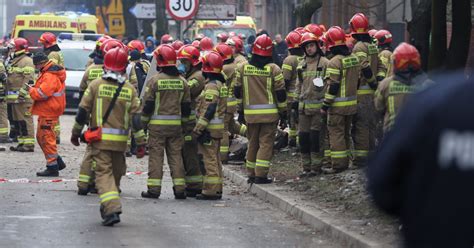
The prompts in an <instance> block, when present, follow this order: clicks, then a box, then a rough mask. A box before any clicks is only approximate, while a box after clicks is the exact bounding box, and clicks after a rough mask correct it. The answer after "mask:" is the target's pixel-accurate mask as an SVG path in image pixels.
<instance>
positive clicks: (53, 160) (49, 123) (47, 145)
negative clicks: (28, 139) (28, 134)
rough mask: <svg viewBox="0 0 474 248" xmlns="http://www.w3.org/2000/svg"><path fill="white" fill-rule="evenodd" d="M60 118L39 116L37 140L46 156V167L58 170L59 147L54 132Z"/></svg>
mask: <svg viewBox="0 0 474 248" xmlns="http://www.w3.org/2000/svg"><path fill="white" fill-rule="evenodd" d="M58 119H59V117H44V116H39V117H38V126H37V131H36V140H37V141H38V144H39V146H40V147H41V150H42V151H43V153H44V157H45V158H46V167H47V168H48V169H50V170H58V161H57V160H58V147H57V144H56V133H55V132H54V127H55V126H56V124H57V123H58Z"/></svg>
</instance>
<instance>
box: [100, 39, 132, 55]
mask: <svg viewBox="0 0 474 248" xmlns="http://www.w3.org/2000/svg"><path fill="white" fill-rule="evenodd" d="M116 47H119V48H126V46H125V45H124V44H123V43H122V42H120V41H118V40H116V39H108V40H106V41H105V42H104V43H102V45H101V46H100V48H99V50H100V52H101V53H102V55H104V54H107V52H108V51H109V50H112V49H114V48H116Z"/></svg>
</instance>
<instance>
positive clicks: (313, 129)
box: [298, 113, 324, 171]
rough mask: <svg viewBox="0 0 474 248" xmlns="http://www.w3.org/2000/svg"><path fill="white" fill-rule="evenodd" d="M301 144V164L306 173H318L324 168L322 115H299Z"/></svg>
mask: <svg viewBox="0 0 474 248" xmlns="http://www.w3.org/2000/svg"><path fill="white" fill-rule="evenodd" d="M298 129H299V138H298V140H299V144H300V151H301V162H302V166H303V170H304V171H311V170H314V171H317V170H320V169H321V167H322V160H323V155H324V153H323V151H322V149H321V147H322V146H323V142H324V139H323V138H322V136H321V134H322V133H321V129H322V117H321V114H319V113H316V114H313V115H307V114H300V115H299V127H298Z"/></svg>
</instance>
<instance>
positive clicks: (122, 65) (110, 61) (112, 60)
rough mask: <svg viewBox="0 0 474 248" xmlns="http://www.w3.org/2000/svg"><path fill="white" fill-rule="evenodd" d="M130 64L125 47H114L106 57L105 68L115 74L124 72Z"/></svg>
mask: <svg viewBox="0 0 474 248" xmlns="http://www.w3.org/2000/svg"><path fill="white" fill-rule="evenodd" d="M127 64H128V51H127V49H126V48H125V47H114V48H112V49H110V50H109V51H108V52H107V53H106V54H105V56H104V68H105V69H106V70H110V71H114V72H123V71H125V69H126V68H127Z"/></svg>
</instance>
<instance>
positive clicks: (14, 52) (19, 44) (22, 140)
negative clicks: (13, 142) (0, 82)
mask: <svg viewBox="0 0 474 248" xmlns="http://www.w3.org/2000/svg"><path fill="white" fill-rule="evenodd" d="M8 48H9V52H10V56H11V60H10V61H9V63H8V65H7V74H8V75H7V103H8V104H9V105H10V109H11V117H12V122H11V123H10V124H11V125H12V126H14V127H17V130H18V146H16V147H14V146H12V147H10V150H11V151H18V152H33V151H34V147H35V139H34V124H33V117H32V116H31V113H30V108H31V105H32V103H33V102H32V100H31V97H30V94H29V93H28V87H29V86H30V85H33V83H34V81H33V78H34V74H35V68H34V65H33V60H32V59H31V58H30V56H29V52H28V41H27V40H26V39H24V38H15V39H12V40H11V42H10V43H9V45H8ZM27 85H28V86H27Z"/></svg>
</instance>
